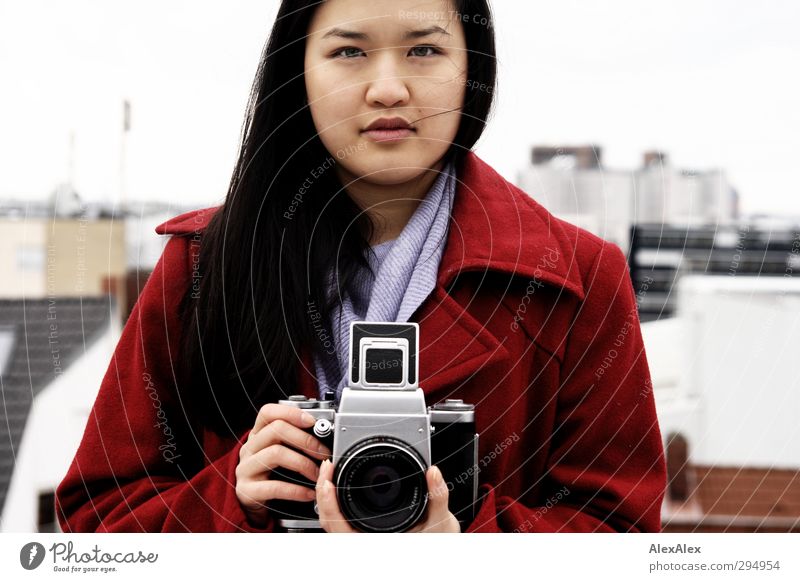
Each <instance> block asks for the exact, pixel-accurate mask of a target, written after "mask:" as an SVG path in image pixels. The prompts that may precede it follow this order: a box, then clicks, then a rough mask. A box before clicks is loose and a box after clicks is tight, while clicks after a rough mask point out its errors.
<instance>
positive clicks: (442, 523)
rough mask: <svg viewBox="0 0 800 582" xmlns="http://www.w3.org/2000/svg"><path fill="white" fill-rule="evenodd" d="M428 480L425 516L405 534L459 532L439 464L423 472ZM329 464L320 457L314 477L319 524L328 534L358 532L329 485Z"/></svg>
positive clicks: (330, 474) (331, 483)
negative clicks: (449, 507)
mask: <svg viewBox="0 0 800 582" xmlns="http://www.w3.org/2000/svg"><path fill="white" fill-rule="evenodd" d="M425 479H426V480H427V482H428V508H427V510H426V511H427V514H426V516H425V519H424V520H423V521H421V522H420V523H418V524H417V525H415V526H414V527H413V528H411V529H410V530H408V532H409V533H414V532H425V533H461V525H460V524H459V523H458V520H457V519H456V517H455V516H454V515H453V514H452V513H450V510H449V509H448V507H447V501H448V497H449V491H448V489H447V483H445V482H444V478H443V477H442V472H441V471H440V470H439V467H437V466H435V465H433V466H432V467H430V468H429V469H428V471H427V472H426V473H425ZM332 480H333V463H331V462H330V461H329V460H327V459H326V460H324V461H323V462H322V466H320V468H319V478H318V479H317V509H318V510H319V523H320V526H321V527H322V529H324V530H325V531H326V532H328V533H358V530H356V529H355V528H353V526H351V525H350V523H349V522H348V521H347V518H345V517H344V515H342V512H341V511H340V510H339V502H338V500H337V499H336V490H335V488H334V486H333V481H332Z"/></svg>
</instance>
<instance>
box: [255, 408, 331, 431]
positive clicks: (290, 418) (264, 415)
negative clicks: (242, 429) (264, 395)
mask: <svg viewBox="0 0 800 582" xmlns="http://www.w3.org/2000/svg"><path fill="white" fill-rule="evenodd" d="M278 419H281V420H285V421H286V422H288V423H289V424H293V425H294V426H298V427H300V428H310V427H312V426H314V422H316V420H315V418H314V417H313V416H311V415H310V414H308V413H307V412H304V411H303V410H302V409H300V408H297V407H295V406H287V405H285V404H275V403H274V402H271V403H269V404H265V405H264V406H262V407H261V408H260V409H259V411H258V415H257V416H256V422H255V424H254V425H253V430H252V431H250V433H251V434H253V433H255V434H258V431H260V430H261V429H262V428H264V427H265V426H267V425H268V424H269V423H270V422H273V421H275V420H278Z"/></svg>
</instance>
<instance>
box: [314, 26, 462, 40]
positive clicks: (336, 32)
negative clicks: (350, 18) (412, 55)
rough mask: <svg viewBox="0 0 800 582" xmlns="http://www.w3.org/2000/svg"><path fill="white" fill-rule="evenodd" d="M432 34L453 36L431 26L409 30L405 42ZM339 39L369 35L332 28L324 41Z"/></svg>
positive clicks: (439, 27) (358, 38)
mask: <svg viewBox="0 0 800 582" xmlns="http://www.w3.org/2000/svg"><path fill="white" fill-rule="evenodd" d="M431 34H446V35H447V36H452V35H451V34H450V33H449V32H447V31H446V30H445V29H444V28H442V27H441V26H436V25H434V26H429V27H428V28H421V29H419V30H409V31H408V32H406V33H405V34H404V35H403V39H404V40H408V39H413V38H423V37H425V36H430V35H431ZM334 36H335V37H338V38H347V39H350V40H369V35H368V34H367V33H365V32H358V31H355V30H345V29H343V28H336V27H334V28H331V29H330V30H329V31H328V32H326V33H325V35H324V36H323V37H322V40H325V39H326V38H330V37H334Z"/></svg>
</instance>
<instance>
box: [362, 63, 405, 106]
mask: <svg viewBox="0 0 800 582" xmlns="http://www.w3.org/2000/svg"><path fill="white" fill-rule="evenodd" d="M406 80H407V79H406V78H405V77H403V76H402V73H401V72H400V71H399V70H398V69H396V68H393V67H391V66H384V67H381V70H380V71H378V74H377V76H376V78H375V79H374V80H372V81H370V83H369V88H368V89H367V102H369V104H370V105H383V106H384V107H393V106H395V107H396V106H397V105H404V104H406V103H408V99H409V97H410V94H409V91H408V85H407V83H406Z"/></svg>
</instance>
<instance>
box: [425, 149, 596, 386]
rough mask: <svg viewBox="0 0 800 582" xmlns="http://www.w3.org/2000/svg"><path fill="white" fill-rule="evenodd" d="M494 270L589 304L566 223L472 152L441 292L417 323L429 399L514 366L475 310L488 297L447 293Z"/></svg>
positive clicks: (449, 240) (458, 192) (447, 249)
mask: <svg viewBox="0 0 800 582" xmlns="http://www.w3.org/2000/svg"><path fill="white" fill-rule="evenodd" d="M488 271H495V272H500V273H507V274H513V275H515V276H519V277H522V278H524V279H525V280H535V281H538V282H541V283H543V284H548V285H552V286H555V287H557V288H560V289H563V290H564V291H566V292H568V293H571V294H573V295H575V296H576V297H577V298H578V299H583V298H584V289H583V284H582V281H581V277H580V273H578V271H577V267H576V265H575V256H574V243H572V241H571V240H570V238H569V237H568V236H567V233H566V231H565V230H564V228H563V226H562V223H561V222H560V221H558V220H556V219H554V218H553V217H552V215H550V213H548V212H547V211H546V210H545V209H544V208H543V207H541V206H540V205H539V204H538V203H536V202H535V201H534V200H533V199H532V198H531V197H530V196H528V195H527V194H526V193H525V192H523V191H522V190H520V189H519V188H517V187H516V186H514V185H513V184H511V183H510V182H508V181H507V180H505V179H504V178H502V177H501V176H500V175H499V174H497V173H496V172H495V171H494V170H493V169H492V168H491V167H490V166H489V165H488V164H486V163H485V162H483V161H482V160H481V159H480V158H479V157H478V156H477V155H475V154H474V153H473V152H468V154H467V156H466V158H465V160H464V165H463V167H462V171H461V172H460V173H459V182H458V185H457V187H456V195H455V199H454V202H453V213H452V216H451V220H450V226H449V230H448V236H447V242H446V246H445V249H444V253H443V256H442V260H441V263H440V265H439V274H438V277H437V284H436V287H435V288H434V290H433V292H432V293H431V295H430V296H429V297H428V298H427V299H426V300H425V302H424V303H423V304H422V305H421V306H420V308H419V309H418V310H417V312H416V313H415V314H414V316H413V317H412V319H411V321H416V322H417V323H419V326H420V385H421V386H422V387H423V389H424V390H425V393H426V394H427V395H429V396H431V395H433V394H434V393H437V394H436V396H437V398H436V399H435V400H440V399H443V398H447V396H448V394H447V393H448V392H452V391H454V390H456V389H457V388H458V387H459V386H460V385H461V384H462V383H463V382H466V381H469V380H470V379H471V378H472V377H473V376H474V375H475V374H476V373H478V372H479V371H481V370H482V369H484V368H486V367H488V366H493V367H494V366H501V367H502V365H504V364H505V365H510V364H511V361H512V356H511V354H510V353H509V350H508V349H506V346H505V340H506V338H505V337H502V338H501V337H497V336H495V335H494V334H493V333H492V332H491V331H489V330H488V329H487V328H486V326H485V325H483V324H482V323H481V322H480V321H478V320H477V319H476V318H475V317H473V315H471V313H470V311H469V307H470V305H472V304H473V302H475V301H482V300H483V301H485V300H486V299H487V297H486V296H480V295H477V296H473V297H471V298H470V300H469V303H468V304H467V305H462V304H461V303H459V302H458V301H457V300H456V299H455V298H454V296H452V295H451V294H450V293H448V291H447V288H448V287H449V286H450V285H455V284H457V277H458V275H459V274H461V273H465V272H478V273H487V272H488ZM520 299H521V297H520ZM495 301H498V299H496V298H495ZM440 391H441V392H443V393H442V394H438V392H440ZM431 400H432V401H435V400H434V399H431Z"/></svg>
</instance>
